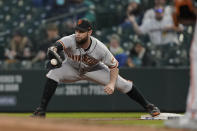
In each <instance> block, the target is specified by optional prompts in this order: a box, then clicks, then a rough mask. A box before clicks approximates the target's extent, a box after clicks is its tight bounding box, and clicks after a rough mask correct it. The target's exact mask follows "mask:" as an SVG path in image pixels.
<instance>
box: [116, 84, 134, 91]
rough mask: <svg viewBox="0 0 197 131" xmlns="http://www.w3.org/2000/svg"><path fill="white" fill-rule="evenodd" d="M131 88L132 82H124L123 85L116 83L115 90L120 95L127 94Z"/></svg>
mask: <svg viewBox="0 0 197 131" xmlns="http://www.w3.org/2000/svg"><path fill="white" fill-rule="evenodd" d="M132 86H133V83H132V82H130V81H125V82H124V83H118V84H117V87H116V88H117V90H119V91H120V92H122V93H128V92H129V91H130V90H131V89H132Z"/></svg>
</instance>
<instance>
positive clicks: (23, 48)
mask: <svg viewBox="0 0 197 131" xmlns="http://www.w3.org/2000/svg"><path fill="white" fill-rule="evenodd" d="M5 56H6V58H7V59H8V60H14V61H15V60H30V59H31V58H32V44H31V41H30V40H29V39H28V38H27V37H26V36H24V35H23V34H22V33H21V32H20V31H19V30H17V31H16V32H15V33H14V34H13V37H12V39H11V41H10V45H9V48H8V49H6V51H5ZM8 63H9V61H8Z"/></svg>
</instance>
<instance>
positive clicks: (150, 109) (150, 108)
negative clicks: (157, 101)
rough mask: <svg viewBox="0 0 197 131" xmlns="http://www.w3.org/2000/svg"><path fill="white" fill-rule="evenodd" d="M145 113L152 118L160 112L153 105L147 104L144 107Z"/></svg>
mask: <svg viewBox="0 0 197 131" xmlns="http://www.w3.org/2000/svg"><path fill="white" fill-rule="evenodd" d="M146 109H147V111H148V112H149V113H150V115H151V116H152V117H155V116H158V115H159V114H160V110H159V108H158V107H156V106H155V105H153V104H148V105H147V107H146Z"/></svg>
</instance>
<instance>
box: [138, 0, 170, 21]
mask: <svg viewBox="0 0 197 131" xmlns="http://www.w3.org/2000/svg"><path fill="white" fill-rule="evenodd" d="M154 2H155V6H154V8H151V9H149V10H147V11H146V12H145V13H144V18H143V22H142V23H144V22H146V21H147V19H154V18H155V11H154V10H155V9H157V8H159V7H164V17H166V16H167V17H171V16H172V11H173V10H172V7H171V6H169V5H166V0H155V1H154Z"/></svg>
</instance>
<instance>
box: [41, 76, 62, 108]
mask: <svg viewBox="0 0 197 131" xmlns="http://www.w3.org/2000/svg"><path fill="white" fill-rule="evenodd" d="M57 84H58V83H57V82H56V81H54V80H52V79H49V78H47V81H46V84H45V87H44V91H43V95H42V99H41V104H40V107H41V108H42V109H43V110H44V111H45V110H46V108H47V105H48V103H49V101H50V99H51V97H52V96H53V94H54V92H55V90H56V88H57Z"/></svg>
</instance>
